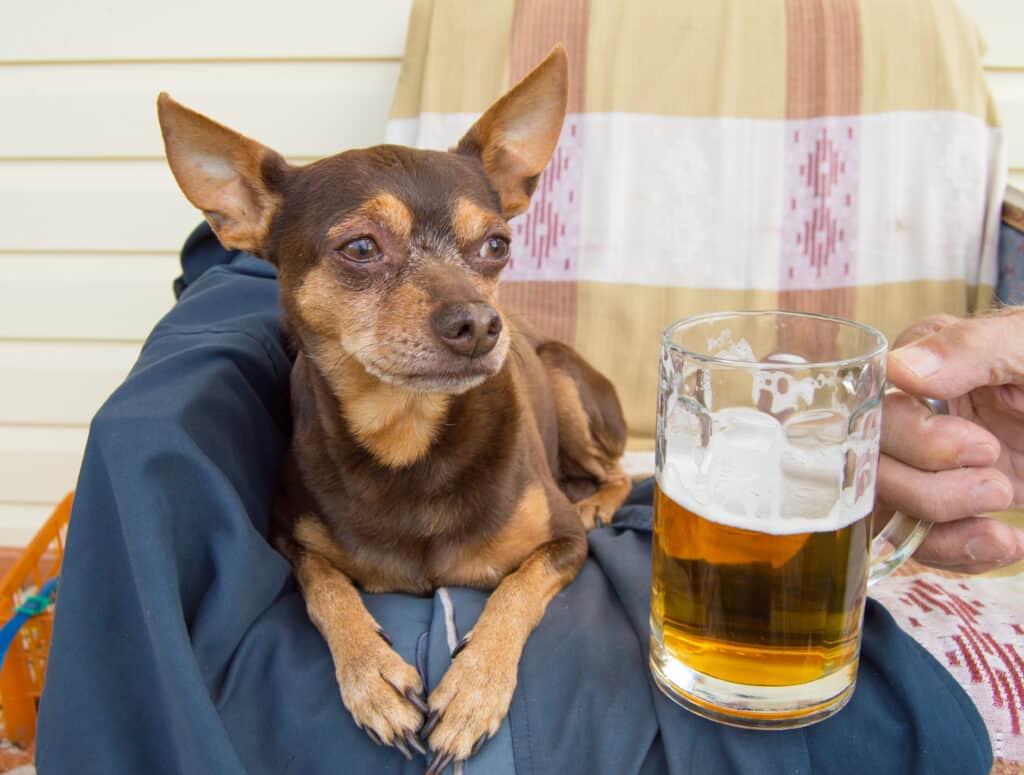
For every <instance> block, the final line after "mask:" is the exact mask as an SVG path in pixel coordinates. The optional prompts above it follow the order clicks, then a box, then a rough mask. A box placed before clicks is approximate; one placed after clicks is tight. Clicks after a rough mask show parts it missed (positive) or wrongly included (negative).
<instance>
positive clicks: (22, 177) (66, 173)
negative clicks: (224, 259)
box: [0, 160, 202, 253]
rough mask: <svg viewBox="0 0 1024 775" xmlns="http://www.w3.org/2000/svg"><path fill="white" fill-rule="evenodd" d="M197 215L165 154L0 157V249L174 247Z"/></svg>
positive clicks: (55, 250) (174, 249)
mask: <svg viewBox="0 0 1024 775" xmlns="http://www.w3.org/2000/svg"><path fill="white" fill-rule="evenodd" d="M201 218H202V216H201V215H200V214H199V212H198V211H197V210H196V209H195V208H193V207H192V205H190V204H189V203H188V201H187V200H186V199H185V197H184V196H183V195H182V193H181V191H180V190H179V189H178V186H177V184H176V183H175V182H174V178H173V177H172V176H171V171H170V169H168V167H167V164H166V162H164V161H158V160H154V161H120V162H119V161H95V162H85V161H75V162H48V161H39V162H0V223H2V224H3V228H0V252H19V251H22V252H29V251H31V252H35V251H44V252H53V253H61V252H76V251H80V250H91V251H96V252H103V251H111V252H118V251H120V252H132V251H138V252H151V251H163V252H177V251H178V250H179V248H180V247H181V244H182V243H183V242H184V240H185V238H186V237H187V236H188V234H189V232H190V231H191V230H192V228H194V227H195V225H196V223H198V222H199V221H200V220H201Z"/></svg>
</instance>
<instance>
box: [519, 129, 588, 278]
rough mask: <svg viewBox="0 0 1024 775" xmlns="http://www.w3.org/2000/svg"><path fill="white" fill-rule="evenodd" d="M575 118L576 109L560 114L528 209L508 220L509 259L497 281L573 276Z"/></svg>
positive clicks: (577, 170) (579, 181)
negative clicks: (555, 137)
mask: <svg viewBox="0 0 1024 775" xmlns="http://www.w3.org/2000/svg"><path fill="white" fill-rule="evenodd" d="M580 118H581V117H580V115H579V114H572V113H570V114H569V115H568V116H566V119H565V125H564V126H563V128H562V134H561V136H560V137H559V139H558V145H557V147H556V148H555V153H554V155H553V156H552V157H551V161H550V163H549V164H548V166H547V167H546V168H545V169H544V173H543V174H542V175H541V177H540V180H539V181H538V183H537V188H536V190H535V191H534V192H533V198H532V199H531V201H530V209H529V210H527V211H526V212H525V213H524V214H523V215H520V216H518V217H516V219H515V220H513V221H512V251H511V254H512V258H511V259H510V260H509V263H508V266H507V267H506V268H505V271H504V273H503V274H502V280H503V282H506V283H507V282H517V281H520V282H521V281H524V280H574V279H576V276H577V270H578V262H579V240H580V215H581V212H582V207H581V202H580V194H581V189H582V186H583V123H582V121H581V120H580Z"/></svg>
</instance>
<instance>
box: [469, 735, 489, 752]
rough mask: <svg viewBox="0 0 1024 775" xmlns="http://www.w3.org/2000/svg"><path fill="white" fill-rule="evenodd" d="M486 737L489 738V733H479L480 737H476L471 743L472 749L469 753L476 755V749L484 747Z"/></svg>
mask: <svg viewBox="0 0 1024 775" xmlns="http://www.w3.org/2000/svg"><path fill="white" fill-rule="evenodd" d="M488 739H490V735H487V734H483V735H480V737H478V738H477V741H476V742H475V743H473V749H472V750H471V751H470V752H469V755H470V756H476V754H477V751H479V750H480V749H481V748H483V747H484V743H486V742H487V741H488Z"/></svg>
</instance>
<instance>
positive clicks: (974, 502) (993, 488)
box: [971, 479, 1013, 514]
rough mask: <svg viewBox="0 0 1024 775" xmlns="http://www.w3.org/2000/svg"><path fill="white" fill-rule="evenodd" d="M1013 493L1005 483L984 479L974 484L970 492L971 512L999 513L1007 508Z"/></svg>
mask: <svg viewBox="0 0 1024 775" xmlns="http://www.w3.org/2000/svg"><path fill="white" fill-rule="evenodd" d="M1012 499H1013V493H1011V492H1010V490H1009V488H1008V487H1007V486H1006V483H1005V482H1003V481H1001V480H999V479H986V480H985V481H984V482H982V483H981V484H976V485H975V486H974V489H973V490H971V512H972V513H973V514H987V513H988V512H990V511H1001V510H1002V509H1005V508H1009V506H1010V501H1011V500H1012Z"/></svg>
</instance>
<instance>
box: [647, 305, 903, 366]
mask: <svg viewBox="0 0 1024 775" xmlns="http://www.w3.org/2000/svg"><path fill="white" fill-rule="evenodd" d="M769 316H772V317H788V318H804V319H810V320H823V321H828V322H830V323H837V324H839V325H840V326H842V327H845V328H856V329H859V330H860V331H861V332H863V333H866V334H867V335H868V336H870V337H872V338H873V339H875V341H876V343H877V344H876V346H875V348H874V349H872V350H869V351H867V352H864V353H861V354H859V355H854V356H851V357H849V358H840V359H838V360H830V361H804V362H801V363H787V362H785V361H743V360H738V359H736V358H723V357H721V356H719V355H707V354H704V353H696V352H693V351H692V350H689V349H687V348H686V347H683V346H682V345H680V344H676V343H675V342H673V341H672V335H673V334H675V333H676V332H677V331H679V330H680V329H682V328H686V327H688V326H691V325H696V324H700V323H708V322H714V321H715V320H725V319H727V318H753V317H769ZM661 346H662V349H666V348H667V349H669V350H674V351H675V352H677V353H680V354H681V355H684V356H687V357H689V358H692V359H694V360H698V361H702V362H704V363H709V364H719V365H722V366H733V367H735V366H743V367H746V368H760V369H772V370H773V371H790V370H792V371H796V370H798V369H809V368H841V367H843V366H848V365H851V364H854V363H861V362H865V361H869V360H872V359H874V358H876V357H878V356H879V355H882V354H884V353H886V352H887V351H888V350H889V340H888V339H887V338H886V336H885V334H883V333H882V332H881V331H879V330H878V329H877V328H875V327H874V326H869V325H867V324H866V323H860V322H858V321H856V320H850V319H848V318H841V317H839V316H837V315H823V314H820V313H817V312H793V311H790V310H781V309H764V310H733V311H726V312H702V313H698V314H696V315H689V316H687V317H685V318H680V319H679V320H676V321H675V322H673V323H670V324H669V325H668V326H667V327H666V328H665V329H664V330H663V331H662V332H661Z"/></svg>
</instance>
